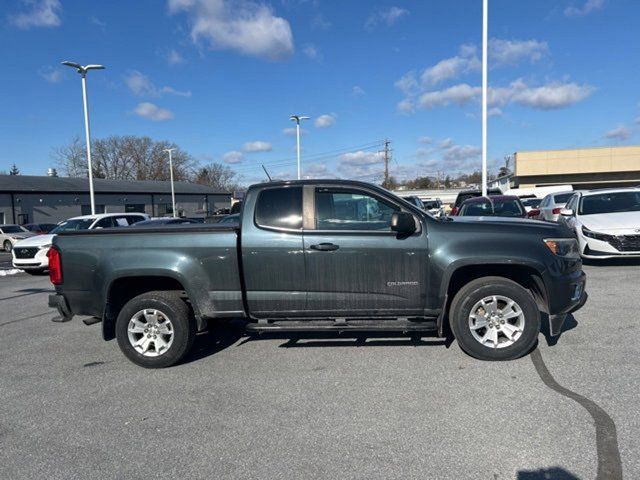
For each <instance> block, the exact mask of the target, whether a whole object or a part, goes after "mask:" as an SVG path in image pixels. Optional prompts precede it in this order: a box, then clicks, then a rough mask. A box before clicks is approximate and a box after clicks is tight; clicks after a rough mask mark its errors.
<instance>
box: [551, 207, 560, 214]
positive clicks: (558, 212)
mask: <svg viewBox="0 0 640 480" xmlns="http://www.w3.org/2000/svg"><path fill="white" fill-rule="evenodd" d="M560 210H562V209H561V208H554V209H553V210H551V212H552V213H553V214H554V215H560Z"/></svg>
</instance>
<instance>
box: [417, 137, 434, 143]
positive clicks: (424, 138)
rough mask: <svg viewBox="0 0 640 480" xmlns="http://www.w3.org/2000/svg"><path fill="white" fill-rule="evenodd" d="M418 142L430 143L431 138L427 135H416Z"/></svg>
mask: <svg viewBox="0 0 640 480" xmlns="http://www.w3.org/2000/svg"><path fill="white" fill-rule="evenodd" d="M418 143H421V144H423V145H430V144H432V143H433V139H432V138H431V137H427V136H422V137H418Z"/></svg>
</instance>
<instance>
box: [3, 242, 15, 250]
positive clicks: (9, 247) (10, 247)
mask: <svg viewBox="0 0 640 480" xmlns="http://www.w3.org/2000/svg"><path fill="white" fill-rule="evenodd" d="M2 248H3V249H4V251H5V252H8V253H11V250H13V243H11V241H10V240H5V241H4V243H3V244H2Z"/></svg>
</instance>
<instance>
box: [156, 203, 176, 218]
mask: <svg viewBox="0 0 640 480" xmlns="http://www.w3.org/2000/svg"><path fill="white" fill-rule="evenodd" d="M170 215H173V206H172V205H171V204H170V203H159V204H158V216H159V217H168V216H170Z"/></svg>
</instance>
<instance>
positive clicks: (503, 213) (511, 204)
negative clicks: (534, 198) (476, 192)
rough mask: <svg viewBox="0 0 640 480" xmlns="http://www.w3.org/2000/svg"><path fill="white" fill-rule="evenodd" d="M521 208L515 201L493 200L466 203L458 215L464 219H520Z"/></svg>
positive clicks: (521, 214)
mask: <svg viewBox="0 0 640 480" xmlns="http://www.w3.org/2000/svg"><path fill="white" fill-rule="evenodd" d="M523 213H524V212H523V211H522V208H521V207H520V203H518V201H517V200H494V201H492V202H489V201H486V202H481V203H467V204H466V205H463V206H462V209H461V210H460V215H462V216H465V217H483V216H491V217H522V216H523Z"/></svg>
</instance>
